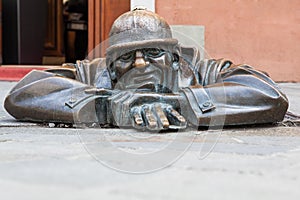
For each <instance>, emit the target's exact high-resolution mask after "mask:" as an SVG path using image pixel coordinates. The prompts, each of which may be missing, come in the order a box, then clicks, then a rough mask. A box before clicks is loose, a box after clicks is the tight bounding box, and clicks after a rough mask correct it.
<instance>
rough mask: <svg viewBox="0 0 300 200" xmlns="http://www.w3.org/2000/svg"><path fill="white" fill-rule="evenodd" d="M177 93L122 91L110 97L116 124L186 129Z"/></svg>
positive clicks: (150, 128) (137, 127) (154, 129)
mask: <svg viewBox="0 0 300 200" xmlns="http://www.w3.org/2000/svg"><path fill="white" fill-rule="evenodd" d="M177 98H179V96H176V95H169V96H168V95H160V94H154V93H136V92H131V91H120V92H119V93H117V94H115V95H112V96H111V97H110V98H109V101H110V106H111V111H112V115H113V119H114V122H115V125H117V126H119V127H134V128H136V129H141V130H151V131H160V130H166V129H184V128H186V126H187V121H186V119H185V118H184V117H183V116H182V115H181V114H179V112H178V111H177V110H176V108H177V107H178V104H176V103H175V102H177V100H178V99H177Z"/></svg>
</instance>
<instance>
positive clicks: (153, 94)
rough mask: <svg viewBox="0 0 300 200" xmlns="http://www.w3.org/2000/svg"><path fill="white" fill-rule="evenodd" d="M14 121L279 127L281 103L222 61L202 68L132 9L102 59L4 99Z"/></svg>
mask: <svg viewBox="0 0 300 200" xmlns="http://www.w3.org/2000/svg"><path fill="white" fill-rule="evenodd" d="M5 108H6V110H7V111H8V112H9V113H10V114H11V115H12V116H14V117H15V118H16V119H18V120H22V121H36V122H51V123H65V124H73V123H80V124H97V125H99V126H106V127H109V126H119V127H134V128H137V129H142V130H151V131H159V130H166V129H184V128H186V127H187V126H196V127H201V126H203V127H205V126H206V127H207V126H222V125H245V124H262V123H274V122H278V121H281V120H282V119H283V117H284V115H285V113H286V111H287V108H288V100H287V98H286V96H285V95H284V94H283V93H282V92H281V91H280V90H279V88H278V87H277V86H276V84H275V83H274V82H273V81H272V80H271V79H270V78H269V77H268V76H267V75H266V74H265V73H262V72H259V71H257V70H255V69H253V68H252V67H250V66H248V65H235V64H233V63H232V62H231V61H229V60H225V59H219V60H215V59H207V60H200V56H199V51H198V50H197V49H196V48H189V47H183V46H182V45H180V44H179V43H178V41H177V40H176V39H174V38H173V37H172V33H171V30H170V27H169V25H168V23H167V22H166V21H165V20H164V19H162V18H161V17H160V16H158V15H157V14H155V13H153V12H150V11H147V10H143V9H136V10H134V11H130V12H127V13H125V14H123V15H121V16H120V17H119V18H118V19H117V20H116V21H115V22H114V24H113V25H112V28H111V30H110V38H109V46H108V48H107V49H106V58H98V59H94V60H92V61H90V62H89V61H87V60H85V61H79V62H77V63H76V65H74V67H73V69H72V68H70V66H68V67H62V68H59V69H54V70H53V69H52V70H48V71H32V72H31V73H30V74H28V75H27V76H26V77H25V78H23V79H22V80H21V81H20V82H19V83H18V84H17V85H16V86H15V87H14V88H13V89H12V91H11V92H10V93H9V95H8V96H7V98H6V100H5Z"/></svg>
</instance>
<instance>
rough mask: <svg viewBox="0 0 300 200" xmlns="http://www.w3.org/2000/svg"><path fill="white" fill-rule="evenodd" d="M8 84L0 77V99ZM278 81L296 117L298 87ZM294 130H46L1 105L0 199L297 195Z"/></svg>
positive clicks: (298, 143) (297, 134) (299, 137)
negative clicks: (15, 116) (19, 117)
mask: <svg viewBox="0 0 300 200" xmlns="http://www.w3.org/2000/svg"><path fill="white" fill-rule="evenodd" d="M14 84H15V83H9V82H0V88H1V90H0V95H1V102H3V99H4V97H5V96H6V94H7V93H8V91H9V89H10V88H12V87H13V86H14ZM280 86H281V87H282V88H283V90H284V91H285V92H286V94H287V95H288V97H289V100H290V103H291V107H290V110H291V111H292V112H294V113H298V114H299V113H300V109H299V108H300V107H299V106H298V105H297V103H298V102H299V101H300V93H299V91H300V90H299V89H300V84H293V83H285V84H280ZM2 105H3V103H2ZM299 130H300V129H299V127H296V126H294V127H284V126H262V127H239V128H234V129H225V130H222V131H220V130H208V131H195V130H190V131H187V132H182V133H166V134H151V135H150V134H148V133H139V132H137V131H135V130H130V129H127V130H120V129H82V128H81V129H74V128H49V127H48V128H47V127H44V126H41V125H38V124H34V123H22V122H17V121H15V120H14V119H13V118H11V117H10V116H9V115H8V114H7V113H6V112H5V111H4V110H3V108H1V109H0V194H1V199H9V200H10V199H13V200H14V199H22V200H27V199H28V200H35V199H39V200H40V199H49V200H50V199H51V200H52V199H56V200H60V199H62V200H66V199H84V200H85V199H197V200H198V199H264V200H265V199H299V198H300V190H299V185H300V173H299V172H300V159H299V158H300V131H299ZM110 145H111V146H110ZM112 147H113V148H112ZM115 149H118V150H119V151H115ZM155 153H156V154H155ZM128 155H130V156H128ZM151 155H154V157H151ZM161 168H162V169H161ZM131 169H132V170H131ZM153 169H157V170H155V171H154V172H149V173H141V174H138V175H137V174H132V173H124V172H120V171H127V172H128V171H129V172H134V171H135V170H137V171H139V172H147V171H153Z"/></svg>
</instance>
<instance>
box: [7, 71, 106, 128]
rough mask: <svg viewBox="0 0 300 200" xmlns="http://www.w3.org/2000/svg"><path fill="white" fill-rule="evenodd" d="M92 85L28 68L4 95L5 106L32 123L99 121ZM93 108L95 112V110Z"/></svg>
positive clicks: (96, 96) (15, 114)
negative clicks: (26, 73)
mask: <svg viewBox="0 0 300 200" xmlns="http://www.w3.org/2000/svg"><path fill="white" fill-rule="evenodd" d="M93 88H94V87H92V86H89V85H87V84H84V83H81V82H79V81H76V80H74V79H71V78H66V77H63V76H61V75H58V74H54V73H50V72H46V71H35V70H34V71H32V72H31V73H29V74H28V75H27V76H25V77H24V78H23V79H22V80H21V81H20V82H19V83H18V84H17V85H16V86H15V87H14V88H13V89H12V90H11V92H10V93H9V94H8V96H7V97H6V99H5V102H4V107H5V109H6V110H7V111H8V112H9V113H10V114H11V115H12V116H13V117H15V118H16V119H18V120H26V121H36V122H58V123H76V122H78V123H93V122H99V116H98V115H97V112H98V111H97V109H98V110H99V108H96V106H95V105H96V104H97V103H96V102H95V101H99V99H101V98H99V97H101V95H100V96H99V95H96V94H95V93H93V92H87V91H93V90H91V89H93ZM96 111H97V112H96Z"/></svg>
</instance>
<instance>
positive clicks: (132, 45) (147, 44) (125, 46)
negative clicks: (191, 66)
mask: <svg viewBox="0 0 300 200" xmlns="http://www.w3.org/2000/svg"><path fill="white" fill-rule="evenodd" d="M177 44H178V40H177V39H175V38H167V39H153V40H143V41H133V42H127V43H120V44H115V45H112V46H110V47H108V48H107V49H106V54H112V53H113V52H120V51H127V52H128V51H132V50H136V49H144V48H161V49H163V48H164V47H166V46H174V45H177Z"/></svg>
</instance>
